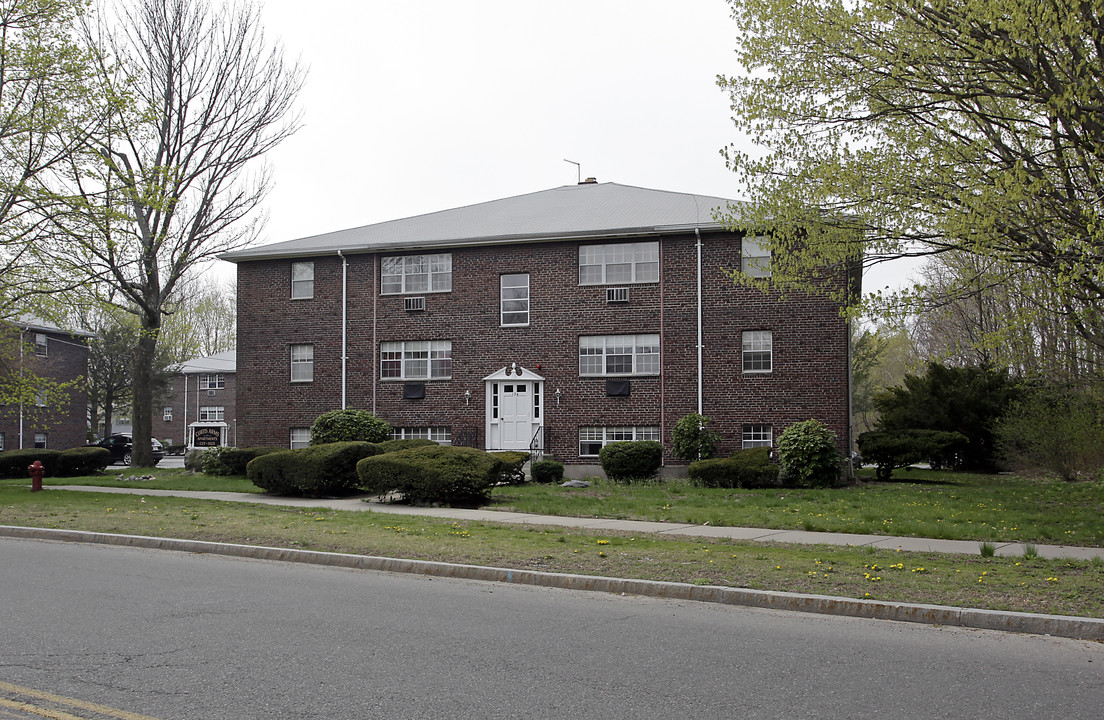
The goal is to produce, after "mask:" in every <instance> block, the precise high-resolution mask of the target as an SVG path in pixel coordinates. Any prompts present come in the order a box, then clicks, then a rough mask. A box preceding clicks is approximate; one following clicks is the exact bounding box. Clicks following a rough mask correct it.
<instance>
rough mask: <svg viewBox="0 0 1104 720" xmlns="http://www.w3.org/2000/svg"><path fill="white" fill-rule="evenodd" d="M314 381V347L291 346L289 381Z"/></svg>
mask: <svg viewBox="0 0 1104 720" xmlns="http://www.w3.org/2000/svg"><path fill="white" fill-rule="evenodd" d="M312 380H314V345H292V346H291V381H292V382H311V381H312Z"/></svg>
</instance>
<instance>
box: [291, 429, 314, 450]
mask: <svg viewBox="0 0 1104 720" xmlns="http://www.w3.org/2000/svg"><path fill="white" fill-rule="evenodd" d="M308 445H310V428H309V427H293V428H292V429H291V449H292V450H295V449H296V448H305V447H307V446H308Z"/></svg>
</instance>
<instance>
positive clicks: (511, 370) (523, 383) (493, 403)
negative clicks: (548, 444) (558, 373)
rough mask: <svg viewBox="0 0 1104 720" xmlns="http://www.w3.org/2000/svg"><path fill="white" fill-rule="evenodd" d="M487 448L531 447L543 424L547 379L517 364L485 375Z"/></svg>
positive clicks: (514, 448)
mask: <svg viewBox="0 0 1104 720" xmlns="http://www.w3.org/2000/svg"><path fill="white" fill-rule="evenodd" d="M483 382H484V384H485V385H486V398H487V406H486V418H487V420H486V431H487V432H486V434H485V436H484V437H486V438H487V449H488V450H523V451H528V450H529V443H531V442H532V440H533V436H534V435H535V434H536V432H537V431H538V430H539V429H540V428H541V426H542V424H543V423H544V378H543V377H541V376H540V375H537V374H536V373H535V372H532V371H531V370H528V369H526V368H523V367H519V366H518V365H517V364H516V363H511V364H510V365H507V366H506V367H504V368H502V369H501V370H499V371H498V372H496V373H492V374H491V375H488V376H487V377H485V378H483Z"/></svg>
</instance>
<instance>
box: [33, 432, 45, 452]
mask: <svg viewBox="0 0 1104 720" xmlns="http://www.w3.org/2000/svg"><path fill="white" fill-rule="evenodd" d="M45 447H46V433H35V449H38V448H45Z"/></svg>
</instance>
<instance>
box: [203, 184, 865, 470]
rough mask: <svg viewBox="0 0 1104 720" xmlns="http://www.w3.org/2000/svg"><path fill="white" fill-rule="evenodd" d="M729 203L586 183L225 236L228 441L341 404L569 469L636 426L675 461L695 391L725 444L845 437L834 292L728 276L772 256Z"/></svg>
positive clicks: (305, 429) (846, 443)
mask: <svg viewBox="0 0 1104 720" xmlns="http://www.w3.org/2000/svg"><path fill="white" fill-rule="evenodd" d="M730 202H731V201H728V200H725V199H723V198H717V197H707V196H700V195H688V194H683V193H673V192H664V191H657V190H648V189H643V188H636V187H629V186H624V185H618V184H613V183H601V184H599V183H595V182H593V181H588V182H586V183H580V184H579V185H577V186H565V187H560V188H555V189H552V190H546V191H542V192H537V193H532V194H528V195H521V196H517V197H512V198H506V199H503V200H496V201H492V202H487V203H481V204H477V205H471V206H467V207H461V208H457V209H452V210H445V211H442V212H436V213H431V214H428V215H422V216H417V217H412V218H405V219H400V220H394V221H390V222H384V223H379V224H375V225H369V226H365V227H360V228H353V229H350V230H343V231H339V232H334V233H329V234H325V235H318V236H314V237H307V238H303V239H299V240H292V241H289V242H283V243H277V244H273V245H268V246H264V247H258V248H252V249H247V250H241V251H237V252H232V253H228V254H226V255H224V256H223V259H226V260H229V261H231V262H234V263H236V264H237V271H238V415H237V421H238V422H237V425H238V427H237V433H238V440H239V443H240V444H241V445H246V446H253V445H291V446H293V447H295V446H299V445H304V444H306V443H307V441H308V440H309V426H310V424H311V422H312V421H313V420H314V418H315V417H316V416H317V415H318V414H320V413H322V412H325V411H327V410H332V409H335V408H340V407H354V408H363V409H367V410H371V411H373V412H375V413H376V414H378V415H379V416H381V417H382V418H383V419H385V420H386V421H387V422H389V423H390V424H391V425H392V427H393V428H394V429H395V435H396V436H397V437H429V438H432V439H434V440H437V441H439V442H451V443H453V444H457V445H468V446H475V447H482V448H487V449H530V448H535V449H540V450H543V452H544V453H546V454H551V455H552V456H554V457H555V458H556V459H558V460H561V461H562V462H564V463H566V464H569V465H576V466H578V465H582V466H585V465H591V466H593V465H596V464H597V455H598V451H599V450H600V449H601V447H602V446H603V445H604V444H606V443H609V442H613V441H616V440H640V439H649V440H659V441H661V442H662V443H663V445H664V448H665V462H666V463H668V464H677V463H678V460H677V459H676V458H674V456H673V454H672V452H671V447H672V445H671V433H672V431H673V429H674V426H675V423H676V422H677V421H678V419H679V418H681V417H683V416H684V415H686V414H688V413H692V412H697V411H699V408H700V411H701V412H702V414H704V415H707V416H709V417H711V418H712V419H713V425H712V427H714V428H716V429H717V430H718V431H719V432H720V433H721V436H722V440H721V443H720V446H719V451H720V452H721V453H722V454H724V453H729V452H731V451H734V450H736V449H739V448H741V447H749V446H756V445H771V444H772V443H773V442H774V438H775V437H776V436H777V434H778V433H779V432H781V431H782V430H783V429H785V428H786V427H787V426H788V425H790V424H792V423H794V422H797V421H801V420H807V419H809V418H816V419H818V420H820V421H822V422H824V423H825V424H826V425H827V426H829V427H830V428H831V429H832V430H833V431H835V433H836V434H837V436H838V437H839V438H840V449H841V451H846V450H847V448H849V447H850V438H849V435H850V433H849V421H848V398H849V360H848V349H849V348H848V344H849V333H848V328H847V325H846V323H845V321H844V320H842V319H841V317H840V314H839V305H838V303H836V302H833V301H831V300H829V299H827V297H818V296H812V295H805V296H793V295H791V296H789V297H788V298H787V299H786V300H785V301H782V300H780V299H779V297H778V295H777V294H775V293H770V292H762V291H759V290H755V289H750V288H746V287H740V286H737V285H735V284H734V283H733V281H732V279H731V278H730V277H729V276H728V275H726V271H743V272H749V273H754V274H765V273H768V272H769V261H770V258H769V256H768V255H765V254H764V252H763V251H762V250H761V249H760V248H759V245H758V244H757V243H756V242H755V240H754V238H750V237H743V236H742V235H741V234H740V233H732V232H727V231H726V230H725V229H724V228H723V227H722V226H721V225H719V224H718V223H717V222H715V221H714V219H713V212H714V210H716V209H723V208H725V207H726V205H727V204H729V203H730ZM699 280H700V290H699ZM838 282H839V283H841V284H842V283H846V282H848V278H847V277H845V273H843V272H841V273H840V277H839V278H838ZM699 313H700V320H699ZM699 328H700V330H699ZM699 332H700V342H699ZM699 345H700V346H701V352H700V357H699V351H698V347H699ZM590 470H591V468H575V471H576V472H579V471H590Z"/></svg>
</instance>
